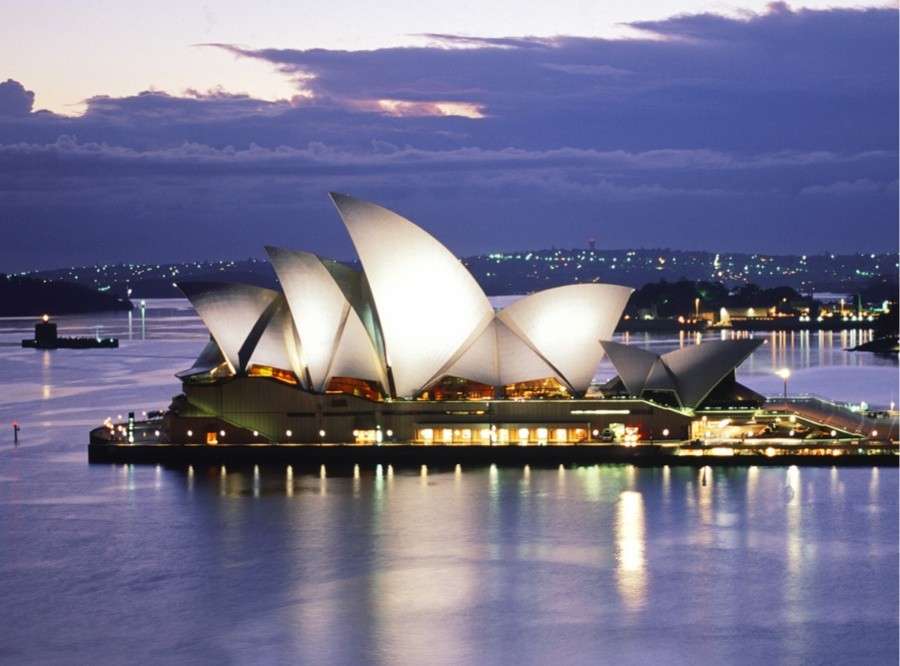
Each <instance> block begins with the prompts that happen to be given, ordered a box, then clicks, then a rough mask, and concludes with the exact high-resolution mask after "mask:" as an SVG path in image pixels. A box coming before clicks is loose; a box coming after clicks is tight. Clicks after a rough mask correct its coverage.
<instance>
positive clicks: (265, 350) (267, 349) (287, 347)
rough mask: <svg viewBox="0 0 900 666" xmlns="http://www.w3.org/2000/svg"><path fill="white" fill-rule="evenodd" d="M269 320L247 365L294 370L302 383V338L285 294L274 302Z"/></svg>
mask: <svg viewBox="0 0 900 666" xmlns="http://www.w3.org/2000/svg"><path fill="white" fill-rule="evenodd" d="M273 307H274V309H273V310H272V312H271V316H270V317H269V320H268V322H267V323H266V325H265V328H264V329H263V331H262V334H261V335H260V336H259V340H258V341H257V342H256V345H255V346H254V348H253V351H252V352H251V354H250V359H249V361H248V362H247V367H248V368H249V367H250V366H252V365H266V366H270V367H273V368H280V369H282V370H290V371H292V372H293V373H294V374H295V375H296V376H297V378H298V379H299V380H300V382H301V383H304V379H303V364H302V363H301V362H300V340H299V339H298V337H297V331H296V329H295V328H294V321H293V319H291V313H290V310H289V309H288V305H287V301H286V300H285V298H284V295H282V294H279V295H278V298H277V299H276V301H275V302H274V303H273Z"/></svg>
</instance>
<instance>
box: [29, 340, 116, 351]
mask: <svg viewBox="0 0 900 666" xmlns="http://www.w3.org/2000/svg"><path fill="white" fill-rule="evenodd" d="M22 346H23V347H30V348H32V349H116V348H118V346H119V339H118V338H56V340H55V341H54V342H53V343H52V344H46V343H42V342H41V341H40V340H22Z"/></svg>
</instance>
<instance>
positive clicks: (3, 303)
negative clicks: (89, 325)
mask: <svg viewBox="0 0 900 666" xmlns="http://www.w3.org/2000/svg"><path fill="white" fill-rule="evenodd" d="M132 307H133V306H132V304H131V301H129V300H128V299H127V298H119V297H118V296H114V295H112V294H109V293H105V292H101V291H97V290H96V289H91V288H90V287H85V286H83V285H80V284H73V283H71V282H52V281H47V280H39V279H34V278H27V277H22V276H18V275H2V274H0V317H26V316H31V315H34V316H40V315H42V314H45V313H46V314H51V315H63V314H80V313H83V312H109V311H115V310H131V309H132Z"/></svg>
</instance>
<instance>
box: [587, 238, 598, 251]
mask: <svg viewBox="0 0 900 666" xmlns="http://www.w3.org/2000/svg"><path fill="white" fill-rule="evenodd" d="M588 249H589V250H596V249H597V239H596V238H588Z"/></svg>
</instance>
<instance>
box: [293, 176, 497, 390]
mask: <svg viewBox="0 0 900 666" xmlns="http://www.w3.org/2000/svg"><path fill="white" fill-rule="evenodd" d="M331 198H332V200H333V201H334V205H335V207H336V208H337V210H338V213H339V214H340V216H341V219H342V220H343V221H344V224H345V226H346V227H347V231H348V232H349V234H350V238H351V240H352V241H353V245H354V246H355V247H356V252H357V254H358V255H359V258H360V261H361V262H362V266H363V270H364V271H365V274H366V279H367V280H368V284H369V286H370V287H371V290H372V296H373V298H374V301H375V308H376V309H377V311H378V318H379V320H380V322H381V332H382V335H383V336H384V347H385V358H386V361H387V365H388V367H389V368H390V370H391V373H392V376H393V380H394V387H395V391H396V394H397V395H399V396H412V395H415V394H416V393H418V392H419V391H420V390H421V389H422V388H423V387H425V386H426V385H427V383H428V382H429V381H431V380H432V379H433V378H434V375H435V374H436V373H437V372H438V371H439V370H440V369H441V368H442V367H443V366H444V365H445V364H446V363H447V362H448V361H449V360H450V359H451V358H452V357H453V356H454V354H456V353H458V352H459V351H460V349H462V348H463V347H464V346H465V344H466V343H471V342H473V341H474V338H473V337H472V336H473V335H476V332H477V331H479V330H482V329H483V328H484V327H485V326H486V325H487V324H488V323H489V322H490V320H491V319H492V318H493V316H494V310H493V308H492V307H491V304H490V303H489V302H488V300H487V297H486V296H485V295H484V292H482V291H481V287H479V286H478V283H477V282H476V281H475V278H473V277H472V275H471V274H470V273H469V271H468V270H467V269H466V267H465V266H463V264H462V262H460V261H459V259H457V258H456V257H455V256H453V254H451V253H450V251H449V250H447V248H445V247H444V246H443V245H442V244H441V243H440V242H438V241H437V240H435V238H434V237H432V236H431V235H430V234H428V233H427V232H426V231H425V230H424V229H421V228H420V227H417V226H416V225H415V224H413V223H412V222H410V221H409V220H407V219H406V218H404V217H401V216H400V215H398V214H397V213H394V212H393V211H390V210H388V209H386V208H382V207H381V206H378V205H376V204H373V203H369V202H367V201H361V200H359V199H354V198H353V197H349V196H346V195H343V194H334V193H333V194H332V195H331ZM301 330H302V327H301Z"/></svg>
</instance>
